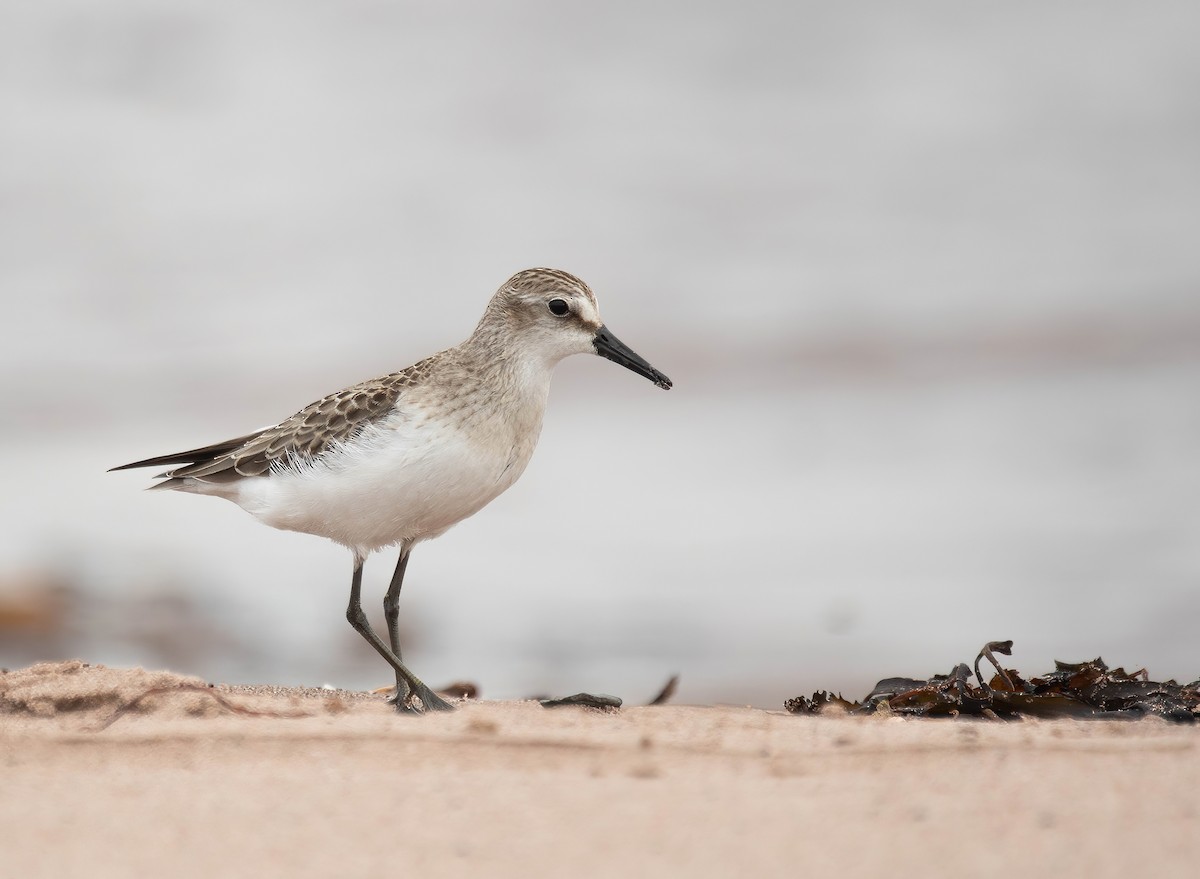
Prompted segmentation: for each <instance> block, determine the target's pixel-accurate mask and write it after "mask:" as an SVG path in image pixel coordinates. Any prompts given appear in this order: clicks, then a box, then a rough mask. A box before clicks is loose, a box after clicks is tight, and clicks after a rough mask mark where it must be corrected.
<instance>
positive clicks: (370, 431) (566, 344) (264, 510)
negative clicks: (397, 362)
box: [113, 269, 671, 711]
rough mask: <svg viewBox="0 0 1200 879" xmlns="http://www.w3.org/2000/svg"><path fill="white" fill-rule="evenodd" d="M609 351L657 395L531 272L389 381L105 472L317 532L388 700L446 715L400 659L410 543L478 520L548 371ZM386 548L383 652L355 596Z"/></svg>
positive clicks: (580, 306) (616, 346)
mask: <svg viewBox="0 0 1200 879" xmlns="http://www.w3.org/2000/svg"><path fill="white" fill-rule="evenodd" d="M585 352H591V353H594V354H599V355H600V356H601V357H606V358H608V359H609V360H612V361H614V362H616V363H619V364H621V365H622V366H624V367H627V368H628V369H631V370H633V371H634V372H636V373H638V374H639V375H642V376H645V377H646V378H648V379H650V380H651V381H652V382H654V384H656V385H658V387H660V388H663V389H670V387H671V380H670V379H669V378H667V377H666V376H665V375H663V374H662V373H661V372H659V371H658V370H657V369H655V368H654V367H653V366H651V365H650V364H649V363H647V362H646V361H645V360H643V359H642V358H641V357H639V356H638V355H637V354H635V353H634V352H633V351H632V350H630V349H629V347H627V346H626V345H625V344H624V343H622V342H621V341H620V340H618V339H617V338H616V336H614V335H613V334H612V333H610V332H609V331H608V328H607V327H606V326H605V325H604V324H603V323H602V322H601V321H600V313H599V311H598V309H597V306H596V297H595V296H594V295H593V294H592V291H591V290H590V289H589V288H588V286H587V284H585V283H583V281H581V280H579V279H578V278H576V277H575V276H573V275H569V274H567V273H566V272H561V271H557V270H554V269H528V270H526V271H523V272H519V273H517V274H516V275H514V276H513V277H511V278H509V279H508V281H506V282H505V283H504V286H502V287H501V288H500V289H499V290H498V291H497V292H496V295H495V296H493V297H492V300H491V302H489V303H488V306H487V309H486V310H485V311H484V313H483V318H482V319H481V320H480V321H479V325H478V326H476V327H475V331H474V332H473V333H472V334H471V336H470V338H469V339H467V340H466V341H465V342H463V343H462V344H461V345H457V346H455V347H453V348H448V349H446V350H445V351H442V352H441V353H439V354H434V355H433V356H432V357H429V358H426V359H425V360H422V361H420V362H419V363H416V364H414V365H412V366H410V367H408V368H407V369H404V370H401V371H400V372H396V373H392V374H391V375H385V376H382V377H380V378H375V379H371V380H369V381H365V382H361V383H359V384H357V385H353V386H351V387H348V388H346V389H345V390H342V391H338V392H337V393H335V394H330V395H329V396H328V397H325V398H323V399H321V400H318V401H317V402H315V403H313V404H312V405H310V406H306V407H305V408H303V409H301V410H300V411H299V412H297V413H296V414H295V415H293V416H292V417H291V418H288V419H286V420H284V421H281V422H280V423H279V424H276V425H274V426H272V427H267V428H264V429H263V430H258V431H255V432H254V433H250V434H247V435H246V436H240V437H237V438H236V439H231V440H227V441H225V442H223V443H217V444H215V445H211V446H205V447H204V448H201V449H192V450H191V451H188V452H179V453H177V454H174V455H162V456H161V457H157V458H147V459H146V460H145V461H135V462H133V463H132V464H125V465H123V466H121V467H114V468H113V469H114V470H128V469H131V468H134V467H160V466H172V465H183V466H177V467H175V469H172V470H168V471H167V472H165V473H161V474H159V476H158V477H157V478H160V479H163V480H165V481H164V482H159V483H156V484H155V485H154V486H152V488H155V489H172V490H175V491H186V492H191V493H193V494H211V495H216V496H217V497H222V498H225V499H226V500H231V501H233V502H234V503H235V504H237V505H238V506H240V507H241V508H242V509H244V510H245V511H246V512H248V513H250V515H252V516H254V517H255V518H256V519H258V520H259V521H260V522H264V523H266V524H267V525H270V526H272V527H274V528H282V529H285V530H288V531H302V532H304V533H306V534H316V535H319V536H321V537H328V538H329V539H330V540H333V541H335V542H337V543H340V544H342V545H343V546H345V547H347V548H348V549H349V550H350V551H351V552H352V553H353V554H354V574H353V576H352V577H351V580H350V605H349V607H348V608H347V610H346V618H347V619H348V620H349V621H350V625H351V626H353V627H354V629H355V631H357V632H358V633H359V634H360V635H362V636H363V637H364V638H365V639H366V640H367V641H368V642H369V643H370V645H371V646H372V647H374V648H375V650H376V651H377V652H378V653H379V655H380V656H382V657H383V658H384V659H385V660H387V662H388V664H389V665H391V667H392V668H393V669H394V670H395V672H396V707H397V709H398V710H401V711H404V710H409V711H446V710H450V708H451V706H450V705H449V704H448V703H447V702H446V701H445V700H443V699H442V698H441V697H440V696H438V695H437V694H436V693H434V692H433V691H432V690H430V689H429V688H428V687H427V686H425V684H423V683H422V682H421V680H420V679H419V678H418V677H417V676H416V675H414V674H413V673H412V672H411V671H409V670H408V668H407V667H406V666H405V665H404V661H403V659H402V657H401V652H400V636H399V628H398V626H397V613H398V611H397V607H398V602H399V598H400V587H401V585H402V584H403V582H404V571H405V568H406V567H407V566H408V557H409V555H410V554H411V553H412V550H413V547H414V546H416V545H417V544H418V543H420V542H421V541H422V540H429V539H430V538H433V537H437V536H438V535H440V534H443V533H444V532H445V531H446V530H447V529H448V528H450V527H451V526H452V525H454V524H456V523H458V522H461V521H462V520H463V519H465V518H467V517H468V516H471V515H474V514H475V513H477V512H479V511H480V510H481V509H482V508H483V507H484V506H486V505H487V504H488V503H489V502H490V501H492V500H494V499H495V498H496V497H498V496H499V495H500V494H501V493H502V492H503V491H504V490H505V489H506V488H508V487H509V486H510V485H512V484H513V483H514V482H516V481H517V478H518V477H519V476H520V475H521V473H522V472H523V471H524V470H525V465H526V464H528V463H529V458H530V456H531V455H532V454H533V448H534V446H535V445H536V444H537V440H538V434H539V433H540V432H541V429H542V415H543V413H544V412H545V410H546V398H547V396H548V394H549V392H550V377H551V374H552V373H553V370H554V366H555V365H556V364H557V363H558V362H559V361H560V360H562V359H563V358H564V357H568V356H570V355H571V354H583V353H585ZM395 545H399V547H400V559H399V561H398V562H397V563H396V571H395V573H394V574H393V575H392V580H391V585H390V586H389V587H388V590H387V594H386V596H385V597H384V600H383V609H384V615H385V617H386V619H387V627H388V636H389V640H390V647H389V645H387V644H384V643H383V640H382V639H381V638H380V637H379V636H378V635H377V634H375V632H374V630H372V628H371V626H370V624H369V623H368V622H367V618H366V615H365V614H364V613H363V610H362V604H361V601H360V598H359V593H360V590H361V586H362V569H363V563H364V562H365V561H366V558H367V556H368V555H370V554H371V553H372V552H374V551H375V550H378V549H382V548H384V547H388V546H395Z"/></svg>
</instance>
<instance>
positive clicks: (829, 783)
mask: <svg viewBox="0 0 1200 879" xmlns="http://www.w3.org/2000/svg"><path fill="white" fill-rule="evenodd" d="M180 685H184V686H185V687H188V686H194V687H196V688H197V689H195V690H190V689H184V690H178V691H175V692H160V693H158V694H157V695H152V696H147V697H146V698H143V699H142V700H141V701H140V702H138V703H136V704H135V705H134V707H133V708H132V709H131V710H128V711H126V712H125V713H123V714H120V715H116V714H115V713H114V712H115V710H116V708H117V707H119V706H121V705H128V704H129V703H130V702H131V701H132V700H134V699H135V698H136V697H137V696H138V695H139V694H143V693H146V692H147V691H148V690H151V689H157V688H165V689H167V690H170V689H171V688H176V687H179V686H180ZM206 690H208V688H207V687H206V686H205V685H204V683H203V682H201V681H198V680H196V679H191V678H182V677H179V676H176V675H171V674H169V673H149V672H144V671H141V670H137V669H132V670H131V669H107V668H104V667H96V666H84V665H83V664H82V663H57V664H43V665H40V666H34V667H31V668H29V669H22V670H18V671H12V672H9V673H7V674H4V675H0V712H2V713H0V754H2V755H3V773H2V778H3V783H2V784H0V828H3V831H2V836H3V840H4V846H3V848H4V861H5V871H4V872H5V874H6V875H12V876H23V877H28V876H56V877H62V876H80V875H88V876H91V877H106V876H131V875H154V874H163V875H172V876H182V877H189V876H206V877H207V876H213V875H220V876H237V875H256V876H257V875H289V876H295V877H304V876H365V875H368V874H376V873H378V874H380V875H384V874H388V873H391V874H403V873H405V872H408V871H419V872H420V873H421V874H424V875H437V876H501V877H504V876H523V877H524V876H542V875H572V876H612V875H622V876H673V875H687V876H733V875H758V876H762V875H767V876H774V875H784V874H785V873H786V874H798V875H811V876H828V875H833V874H834V871H837V873H838V874H839V875H849V876H858V875H863V876H866V875H882V874H883V873H884V872H885V871H887V872H890V873H894V874H895V875H923V876H950V875H954V876H1001V875H1004V876H1012V875H1022V874H1024V875H1029V876H1041V875H1052V874H1053V875H1074V876H1078V875H1087V876H1089V877H1101V876H1118V875H1166V874H1167V872H1168V871H1169V870H1195V869H1196V868H1197V867H1198V866H1200V833H1197V827H1198V826H1200V760H1198V759H1197V757H1198V756H1200V728H1197V727H1196V726H1195V725H1172V724H1168V723H1166V722H1163V721H1158V720H1143V721H1137V722H1119V721H1023V722H988V721H969V720H946V721H930V720H913V719H901V718H894V717H893V718H858V717H855V718H850V717H797V716H791V715H788V714H786V713H784V712H782V711H779V712H772V711H762V710H758V709H749V708H740V707H730V706H676V705H666V706H658V707H631V708H624V709H622V710H620V711H619V712H601V711H597V710H593V709H583V708H566V709H556V710H547V709H544V708H542V707H541V706H540V705H539V704H537V703H535V702H489V701H481V702H473V703H468V704H465V705H463V706H462V707H461V708H460V710H458V711H456V712H454V713H453V714H446V715H433V716H426V717H397V716H396V715H395V714H394V713H393V711H392V709H391V708H390V707H389V706H388V705H387V704H386V703H384V702H383V701H382V700H381V699H380V698H379V697H377V696H372V695H369V694H352V693H343V692H333V691H331V692H326V691H321V690H301V689H286V688H272V687H261V688H240V687H239V688H224V687H217V688H214V689H213V690H211V691H208V692H206ZM213 692H215V693H216V694H217V695H218V696H220V697H221V699H223V700H226V701H227V702H228V704H229V705H232V706H238V707H242V708H246V709H249V710H252V711H258V712H264V714H262V715H251V714H241V713H235V712H234V711H231V710H230V708H229V707H227V706H226V705H223V704H221V703H220V702H219V701H218V700H217V699H216V698H214V697H213V696H212V695H211V693H213ZM109 721H111V723H108V722H109ZM105 723H108V725H107V726H105Z"/></svg>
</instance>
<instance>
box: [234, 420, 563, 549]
mask: <svg viewBox="0 0 1200 879" xmlns="http://www.w3.org/2000/svg"><path fill="white" fill-rule="evenodd" d="M473 427H478V425H473ZM537 428H538V429H540V418H539V419H538V424H537ZM537 432H538V430H536V429H535V430H534V431H532V435H531V436H530V435H528V434H529V433H530V432H529V431H525V432H523V434H522V435H519V436H518V435H516V434H514V433H513V432H512V431H509V430H495V429H493V430H487V431H479V430H472V431H471V432H470V433H469V434H468V432H466V431H465V430H463V429H462V428H461V427H460V426H455V425H453V424H450V423H446V422H440V421H433V420H423V421H422V420H419V419H413V418H407V417H401V416H395V417H393V418H391V419H388V420H385V421H384V422H382V423H381V424H379V425H373V426H371V427H368V428H367V429H366V430H364V431H363V432H362V433H361V434H360V435H359V436H357V437H355V439H354V441H353V443H351V444H348V445H345V446H342V447H340V448H338V449H337V450H335V451H333V452H329V453H326V454H325V455H323V456H322V457H321V459H320V460H318V461H317V462H316V463H314V464H311V465H308V466H305V467H303V468H301V469H298V470H288V471H284V472H277V473H272V474H271V475H270V476H267V477H261V478H253V479H247V480H243V481H241V482H240V483H238V488H237V494H236V496H235V497H231V498H230V499H231V500H233V501H234V502H235V503H237V504H239V505H240V506H241V507H242V508H244V509H245V510H246V511H247V512H249V513H251V514H252V515H253V516H255V517H256V518H258V519H259V520H260V521H262V522H264V523H266V524H267V525H271V526H273V527H275V528H282V529H285V530H288V531H302V532H305V533H307V534H317V535H320V536H322V537H328V538H329V539H331V540H335V541H337V542H338V543H341V544H343V545H345V546H347V547H350V548H351V549H352V550H354V551H355V552H357V553H358V554H359V555H361V556H364V557H365V556H366V554H367V553H369V552H371V551H373V550H376V549H379V548H381V547H384V546H389V545H392V544H396V543H399V542H401V541H405V542H417V541H420V540H426V539H428V538H431V537H436V536H438V535H439V534H441V533H443V532H444V531H445V530H446V529H448V528H449V527H450V526H452V525H454V524H455V523H457V522H461V521H462V520H463V519H465V518H467V517H468V516H471V515H473V514H475V513H477V512H479V510H481V509H482V508H483V507H484V506H486V505H487V504H488V503H489V502H490V501H492V500H494V499H495V498H496V497H497V496H499V495H500V494H501V493H502V492H503V491H504V490H505V489H507V488H508V487H509V486H511V485H512V484H513V483H514V482H516V480H517V478H518V477H519V476H520V475H521V473H522V472H523V471H524V470H525V466H526V464H528V463H529V458H530V456H531V455H532V453H533V447H534V445H535V444H536V442H537Z"/></svg>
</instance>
